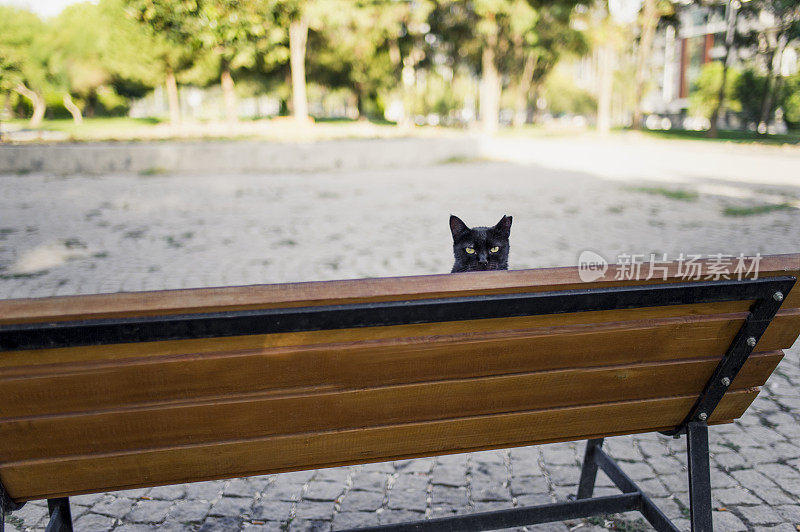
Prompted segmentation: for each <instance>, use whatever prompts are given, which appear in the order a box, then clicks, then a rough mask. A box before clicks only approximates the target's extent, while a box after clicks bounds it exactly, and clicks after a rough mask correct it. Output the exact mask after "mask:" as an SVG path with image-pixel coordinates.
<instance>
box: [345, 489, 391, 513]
mask: <svg viewBox="0 0 800 532" xmlns="http://www.w3.org/2000/svg"><path fill="white" fill-rule="evenodd" d="M381 506H383V493H380V492H376V491H360V490H359V491H354V490H350V491H348V492H347V495H345V496H344V499H342V502H341V511H342V512H354V511H356V512H364V511H371V512H373V513H374V512H375V510H377V509H378V508H380V507H381Z"/></svg>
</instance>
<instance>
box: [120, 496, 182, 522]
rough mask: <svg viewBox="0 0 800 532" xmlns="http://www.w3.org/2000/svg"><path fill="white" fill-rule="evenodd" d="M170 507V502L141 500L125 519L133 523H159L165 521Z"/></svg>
mask: <svg viewBox="0 0 800 532" xmlns="http://www.w3.org/2000/svg"><path fill="white" fill-rule="evenodd" d="M171 506H172V502H170V501H147V500H141V501H139V502H138V503H137V505H136V506H134V508H133V509H132V510H131V512H130V513H129V514H128V515H127V516H125V519H126V521H131V522H133V523H160V522H161V521H163V520H164V519H166V517H167V513H168V512H169V509H170V507H171Z"/></svg>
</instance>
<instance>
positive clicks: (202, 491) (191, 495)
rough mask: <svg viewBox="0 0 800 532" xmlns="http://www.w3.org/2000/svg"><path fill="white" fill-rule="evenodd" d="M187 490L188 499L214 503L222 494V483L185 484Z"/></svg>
mask: <svg viewBox="0 0 800 532" xmlns="http://www.w3.org/2000/svg"><path fill="white" fill-rule="evenodd" d="M183 488H184V489H185V490H186V498H187V499H202V500H204V501H213V500H214V499H217V498H218V497H219V496H220V494H221V493H222V488H223V483H222V482H196V483H194V484H183Z"/></svg>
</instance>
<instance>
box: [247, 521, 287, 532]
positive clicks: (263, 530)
mask: <svg viewBox="0 0 800 532" xmlns="http://www.w3.org/2000/svg"><path fill="white" fill-rule="evenodd" d="M242 525H243V527H242V530H245V531H246V532H283V531H284V524H283V523H279V522H278V521H249V522H248V521H246V522H244V523H243V524H242Z"/></svg>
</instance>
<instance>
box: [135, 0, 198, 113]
mask: <svg viewBox="0 0 800 532" xmlns="http://www.w3.org/2000/svg"><path fill="white" fill-rule="evenodd" d="M123 1H124V5H125V11H126V13H127V14H128V16H129V17H130V18H132V19H134V20H136V21H138V22H139V23H140V27H141V28H142V29H143V31H144V32H145V33H146V34H147V35H148V36H149V38H150V40H151V42H152V44H151V46H150V48H149V50H150V53H151V57H153V58H154V59H156V60H157V62H158V64H159V66H160V68H159V70H160V72H159V73H160V74H161V76H162V77H163V83H164V86H165V88H166V92H167V102H168V106H169V115H170V122H171V123H172V124H173V125H177V124H179V123H180V121H181V112H180V99H179V97H178V81H177V75H178V74H179V73H180V72H181V71H182V70H185V69H186V68H188V67H190V66H191V65H192V63H193V61H192V52H193V49H192V46H191V44H190V37H191V35H190V34H189V33H188V31H189V30H188V28H187V26H188V23H187V19H188V18H189V17H190V16H191V11H190V9H189V7H190V4H187V3H186V2H174V1H172V2H171V1H164V0H161V1H154V0H123Z"/></svg>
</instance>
